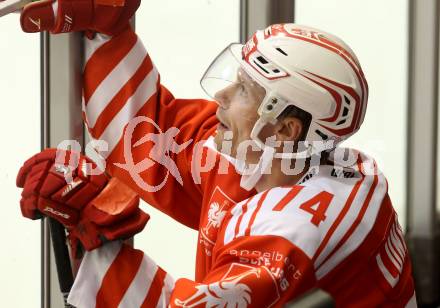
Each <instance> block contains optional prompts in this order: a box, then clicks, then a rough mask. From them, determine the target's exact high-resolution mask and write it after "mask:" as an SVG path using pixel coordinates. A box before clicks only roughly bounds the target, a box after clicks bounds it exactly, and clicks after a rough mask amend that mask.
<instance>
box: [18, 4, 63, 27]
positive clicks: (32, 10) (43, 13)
mask: <svg viewBox="0 0 440 308" xmlns="http://www.w3.org/2000/svg"><path fill="white" fill-rule="evenodd" d="M53 3H54V1H53V0H43V1H37V2H32V3H29V4H28V5H26V6H25V7H24V8H23V11H22V12H21V16H20V23H21V28H22V29H23V31H24V32H30V33H33V32H41V31H50V30H52V29H53V28H54V26H55V13H54V8H53V5H52V4H53Z"/></svg>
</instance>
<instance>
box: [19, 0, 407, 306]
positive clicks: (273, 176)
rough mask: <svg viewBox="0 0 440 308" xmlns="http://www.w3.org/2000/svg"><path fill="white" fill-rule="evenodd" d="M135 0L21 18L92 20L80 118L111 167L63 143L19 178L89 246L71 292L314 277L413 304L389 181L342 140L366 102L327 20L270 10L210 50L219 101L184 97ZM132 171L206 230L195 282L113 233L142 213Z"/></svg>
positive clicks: (298, 287)
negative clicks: (155, 58)
mask: <svg viewBox="0 0 440 308" xmlns="http://www.w3.org/2000/svg"><path fill="white" fill-rule="evenodd" d="M107 2H109V3H107ZM138 6H139V2H137V1H133V0H125V2H124V1H119V2H118V1H106V0H100V1H98V0H97V1H96V2H93V1H91V0H83V1H79V0H70V1H67V0H58V1H56V2H53V1H51V0H46V1H40V2H34V3H32V4H30V5H28V6H27V7H26V8H25V9H24V11H23V12H22V16H21V23H22V28H23V29H24V31H27V32H38V31H43V30H51V31H52V32H53V33H62V32H71V31H86V34H87V38H85V44H86V50H85V59H86V63H85V67H84V104H83V110H84V114H83V116H84V121H85V123H86V125H87V127H88V130H89V132H90V134H91V136H92V137H93V138H95V139H99V140H103V141H105V142H106V143H107V145H108V148H107V149H106V151H101V152H100V154H101V155H102V157H103V158H104V159H105V162H106V172H107V173H108V174H109V175H111V177H112V178H111V179H110V180H108V178H107V176H106V175H104V174H91V173H93V172H91V170H92V169H93V170H95V171H96V166H95V165H94V164H93V163H91V162H90V161H89V160H88V159H87V158H86V157H83V156H79V155H77V154H75V153H70V152H65V151H56V150H51V149H49V150H46V151H43V152H42V153H40V154H37V155H35V156H34V157H32V158H31V159H30V160H28V161H27V162H26V163H25V164H24V166H23V167H22V169H21V170H20V172H19V175H18V177H17V184H18V185H19V186H20V187H24V189H23V194H22V201H21V208H22V212H23V214H24V216H26V217H29V218H33V219H35V218H39V217H41V215H47V216H51V217H54V218H56V219H58V220H59V221H61V222H62V223H63V224H64V225H65V226H66V227H67V229H68V230H69V231H70V238H71V243H72V245H73V246H75V245H77V244H78V242H80V243H81V245H82V246H83V247H84V248H86V249H87V250H90V251H89V252H87V253H86V254H85V256H84V259H83V261H82V264H81V267H80V270H79V272H78V275H77V277H76V280H75V284H74V287H73V289H72V291H71V294H70V297H69V301H70V303H72V304H73V305H75V306H77V307H168V305H170V306H171V307H281V306H282V305H283V304H285V303H286V302H288V301H290V300H292V299H293V298H295V297H296V296H298V295H300V294H302V293H303V292H305V291H307V290H310V289H312V288H315V287H319V288H322V289H324V290H326V291H327V292H329V293H330V294H331V295H332V297H333V298H334V300H335V301H336V304H337V306H340V307H377V306H381V307H405V306H407V307H415V306H416V302H415V293H414V285H413V280H412V276H411V266H410V260H409V256H408V251H407V248H406V246H405V242H404V238H403V235H402V231H401V228H400V226H399V223H398V220H397V216H396V213H395V211H394V210H393V207H392V204H391V201H390V198H389V196H388V193H387V190H388V184H387V181H386V179H385V177H384V175H383V174H382V173H381V172H380V171H379V169H378V167H377V166H376V164H375V162H374V160H373V159H372V158H370V157H368V156H367V155H365V154H363V153H361V152H357V151H354V150H350V149H344V148H340V147H338V146H337V145H338V144H339V143H340V142H341V141H342V140H345V139H347V138H348V137H350V136H351V135H353V134H354V133H355V132H356V131H357V130H358V129H359V128H360V126H361V124H362V122H363V120H364V116H365V112H366V108H367V98H368V86H367V81H366V79H365V77H364V74H363V72H362V69H361V66H360V64H359V61H358V59H357V58H356V56H355V54H354V53H353V51H352V50H351V49H350V48H349V47H348V46H347V45H346V44H345V43H344V42H343V41H341V40H340V39H338V38H337V37H335V36H334V35H331V34H329V33H326V32H323V31H320V30H317V29H313V28H309V27H305V26H300V25H296V24H279V25H273V26H270V27H268V28H267V29H265V30H262V31H258V32H256V34H255V35H254V36H253V37H252V38H250V40H249V41H248V42H247V44H245V45H240V44H231V45H230V46H228V47H227V48H226V49H225V50H224V51H223V52H222V53H221V54H220V55H219V56H218V57H217V58H216V59H215V60H214V61H213V63H212V64H211V66H210V67H209V68H208V70H207V72H206V73H205V75H204V76H203V78H202V82H201V85H202V87H203V88H204V90H205V91H206V92H207V93H208V94H209V95H210V96H211V97H213V98H214V100H213V101H210V100H203V99H190V100H182V99H176V98H174V97H173V95H172V94H171V93H170V92H169V91H168V90H167V89H166V88H165V87H164V86H163V85H161V83H160V78H159V73H158V71H157V69H156V67H155V66H154V65H153V63H152V61H151V59H150V57H149V55H148V54H147V52H146V50H145V49H144V46H143V44H142V42H141V40H140V39H139V38H138V37H137V36H136V34H135V33H134V32H133V31H132V29H131V28H130V26H129V24H128V20H129V18H130V17H131V16H132V14H133V13H134V12H135V11H136V9H137V7H138ZM170 53H172V51H170ZM71 156H72V157H73V158H74V159H70V160H69V161H70V162H69V163H67V164H66V163H65V162H66V161H67V160H68V159H67V158H70V157H71ZM60 157H61V158H60ZM72 162H73V163H72ZM292 167H294V168H292ZM66 178H67V179H68V180H66ZM118 181H119V182H118ZM125 185H127V186H128V187H130V188H131V189H133V190H134V191H135V192H136V193H137V194H138V195H139V196H140V197H141V198H142V199H144V200H145V201H147V202H148V203H149V204H151V205H152V206H154V207H156V208H158V209H160V210H161V211H163V212H164V213H166V214H168V215H169V216H171V217H173V218H174V219H175V220H177V221H179V222H181V223H183V224H185V225H186V226H188V227H190V228H194V229H197V230H198V231H199V238H198V247H197V260H196V273H195V279H185V278H181V279H177V280H174V279H173V278H171V276H170V275H168V274H167V273H166V271H165V270H164V269H162V268H160V267H159V266H158V265H156V263H155V262H154V261H153V260H152V259H150V258H149V257H148V256H147V254H146V253H143V252H141V251H140V250H137V249H134V248H132V247H130V246H128V245H125V244H122V242H120V241H117V240H118V239H124V238H127V237H130V236H132V235H134V234H136V233H137V232H139V231H141V230H142V229H143V227H144V226H145V224H146V222H147V220H148V215H147V214H145V213H143V212H142V211H141V210H140V209H139V207H138V202H137V201H138V200H137V197H136V196H135V194H134V193H132V192H129V189H128V188H125ZM164 232H165V230H164ZM157 236H160V234H158V235H157ZM171 245H172V243H171ZM146 249H147V250H148V247H146ZM170 257H172V258H178V253H177V252H176V255H175V256H170Z"/></svg>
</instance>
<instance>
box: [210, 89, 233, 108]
mask: <svg viewBox="0 0 440 308" xmlns="http://www.w3.org/2000/svg"><path fill="white" fill-rule="evenodd" d="M234 92H235V87H234V86H233V85H230V86H227V87H225V88H223V89H221V90H220V91H218V92H217V93H215V95H214V99H215V100H216V101H217V102H218V104H219V105H220V107H222V108H224V109H228V108H229V106H230V104H231V99H232V97H233V95H234Z"/></svg>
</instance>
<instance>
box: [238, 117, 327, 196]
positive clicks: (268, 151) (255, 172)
mask: <svg viewBox="0 0 440 308" xmlns="http://www.w3.org/2000/svg"><path fill="white" fill-rule="evenodd" d="M268 122H269V121H267V120H263V119H262V118H260V119H258V120H257V122H256V123H255V125H254V128H253V129H252V132H251V139H252V141H253V142H254V143H255V145H256V146H257V147H258V148H259V149H261V150H262V151H263V154H262V155H261V157H260V160H259V162H258V163H257V164H255V165H253V166H247V164H246V162H245V161H244V160H239V159H236V160H235V163H236V168H237V170H238V171H239V172H240V173H241V174H242V175H241V181H240V186H241V187H242V188H244V189H246V190H248V191H250V190H252V189H253V188H254V187H255V186H256V185H257V183H258V182H259V181H260V179H261V177H262V176H263V174H270V168H271V167H272V161H273V159H274V158H278V159H307V158H310V157H311V156H312V155H314V154H317V153H321V152H323V151H326V150H331V149H333V148H334V147H335V144H334V142H323V143H320V145H321V146H314V144H313V143H311V142H310V143H309V142H308V143H306V145H307V148H306V149H305V150H304V151H300V152H296V153H293V152H289V153H276V150H275V144H276V140H275V137H274V136H272V137H269V138H268V139H267V140H266V143H263V142H262V141H261V139H260V138H259V137H258V135H259V134H260V132H261V130H262V129H263V127H264V126H265V125H266V124H267V123H268ZM268 143H269V145H268Z"/></svg>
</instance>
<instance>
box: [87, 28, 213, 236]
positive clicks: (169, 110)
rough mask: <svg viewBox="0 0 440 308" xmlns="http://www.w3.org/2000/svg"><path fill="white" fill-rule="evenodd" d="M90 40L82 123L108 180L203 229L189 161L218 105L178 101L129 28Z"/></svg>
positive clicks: (209, 130) (208, 132)
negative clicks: (99, 146)
mask: <svg viewBox="0 0 440 308" xmlns="http://www.w3.org/2000/svg"><path fill="white" fill-rule="evenodd" d="M85 40H86V43H85V60H86V61H85V62H86V63H85V67H84V76H83V80H84V88H83V118H84V121H85V123H86V125H87V128H88V131H89V132H90V134H91V137H92V138H93V139H96V140H101V141H104V142H105V144H106V145H107V149H105V151H104V150H101V151H100V152H99V153H100V155H101V156H102V157H104V158H105V160H106V170H107V172H109V173H110V174H111V175H113V176H116V177H119V178H121V179H122V180H123V181H124V182H125V183H126V184H128V185H129V186H130V187H131V188H132V189H134V190H135V191H136V192H137V193H138V194H139V195H140V196H141V197H142V198H143V199H144V200H145V201H147V202H148V203H150V204H151V205H153V206H156V207H157V208H159V209H160V210H162V211H163V212H165V213H166V214H168V215H170V216H172V217H174V218H175V219H177V220H178V221H180V222H182V223H184V224H186V225H188V226H190V227H193V228H197V225H198V222H199V211H200V206H201V192H200V191H201V188H200V187H199V185H197V184H195V183H194V181H193V178H192V176H191V172H190V171H191V166H190V164H191V157H192V151H193V149H194V146H195V145H196V144H197V143H198V142H199V141H200V142H201V141H203V140H205V139H207V138H208V137H209V136H210V135H212V134H213V133H214V131H215V126H216V125H217V123H218V122H217V120H216V118H215V111H216V104H215V103H213V102H210V101H206V100H202V99H194V100H180V99H175V98H174V97H173V95H172V94H171V93H170V92H169V91H168V90H167V89H166V88H165V87H164V86H162V85H161V83H160V75H159V73H158V71H157V69H156V67H155V66H154V64H153V62H152V61H151V58H150V56H149V54H148V53H147V51H146V50H145V48H144V45H143V43H142V41H141V40H140V39H139V37H138V36H137V35H136V34H135V33H134V32H133V31H132V29H131V28H128V29H127V30H126V31H124V32H122V33H121V34H119V35H118V36H115V37H106V36H103V35H101V34H97V35H96V37H95V38H94V39H92V40H90V39H85ZM167 132H168V134H166V133H167ZM160 133H162V134H160ZM167 136H168V137H170V136H171V139H169V140H168V139H166V140H165V139H164V138H165V137H167ZM155 146H156V147H155ZM165 146H168V148H166V149H164V147H165ZM160 151H163V153H161V152H160ZM136 167H140V168H143V169H141V170H138V171H136V170H135V169H136ZM162 185H163V186H162ZM159 188H160V189H159ZM176 199H179V201H180V202H179V203H178V206H179V208H178V209H176V206H177V204H176V202H174V201H173V200H176Z"/></svg>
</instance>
